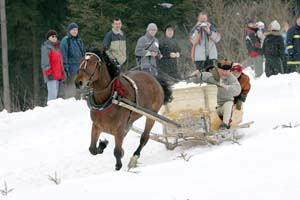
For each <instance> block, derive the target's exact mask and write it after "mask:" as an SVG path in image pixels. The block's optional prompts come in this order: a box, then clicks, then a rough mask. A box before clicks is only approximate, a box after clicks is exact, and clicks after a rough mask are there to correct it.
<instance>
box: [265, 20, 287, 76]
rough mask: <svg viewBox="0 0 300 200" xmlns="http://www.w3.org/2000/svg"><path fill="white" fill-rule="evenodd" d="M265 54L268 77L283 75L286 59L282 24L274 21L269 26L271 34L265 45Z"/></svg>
mask: <svg viewBox="0 0 300 200" xmlns="http://www.w3.org/2000/svg"><path fill="white" fill-rule="evenodd" d="M263 54H264V55H265V58H266V63H265V72H266V76H267V77H270V76H272V75H277V74H278V73H283V68H282V60H283V57H284V44H283V39H282V36H281V33H280V24H279V23H278V22H277V21H276V20H274V21H272V22H271V23H270V25H269V32H268V33H267V34H266V38H265V40H264V44H263Z"/></svg>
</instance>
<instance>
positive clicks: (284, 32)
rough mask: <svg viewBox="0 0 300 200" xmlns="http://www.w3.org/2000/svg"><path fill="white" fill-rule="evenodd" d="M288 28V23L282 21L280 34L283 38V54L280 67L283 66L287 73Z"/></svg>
mask: <svg viewBox="0 0 300 200" xmlns="http://www.w3.org/2000/svg"><path fill="white" fill-rule="evenodd" d="M288 30H289V23H288V22H284V23H283V24H282V32H281V36H282V38H283V44H284V56H283V60H282V67H283V71H284V73H288V67H287V60H288V49H287V45H286V39H287V32H288Z"/></svg>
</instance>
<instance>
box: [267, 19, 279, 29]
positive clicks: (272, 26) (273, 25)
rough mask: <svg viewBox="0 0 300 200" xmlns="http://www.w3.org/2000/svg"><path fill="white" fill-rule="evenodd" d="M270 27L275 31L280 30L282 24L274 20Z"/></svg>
mask: <svg viewBox="0 0 300 200" xmlns="http://www.w3.org/2000/svg"><path fill="white" fill-rule="evenodd" d="M269 27H270V28H271V30H273V31H280V29H281V27H280V24H279V23H278V21H277V20H274V21H272V22H271V24H270V25H269Z"/></svg>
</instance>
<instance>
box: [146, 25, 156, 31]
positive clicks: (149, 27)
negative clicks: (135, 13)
mask: <svg viewBox="0 0 300 200" xmlns="http://www.w3.org/2000/svg"><path fill="white" fill-rule="evenodd" d="M153 29H154V30H156V31H157V26H156V24H154V23H150V24H149V25H148V27H147V29H146V30H147V31H149V30H153Z"/></svg>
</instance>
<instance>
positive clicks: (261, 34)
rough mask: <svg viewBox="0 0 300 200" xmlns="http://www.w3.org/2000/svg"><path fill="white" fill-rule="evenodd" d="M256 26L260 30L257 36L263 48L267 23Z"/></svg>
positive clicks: (259, 23)
mask: <svg viewBox="0 0 300 200" xmlns="http://www.w3.org/2000/svg"><path fill="white" fill-rule="evenodd" d="M256 26H257V28H258V30H257V36H258V38H259V39H260V43H261V47H262V44H263V41H264V39H265V33H266V29H265V23H263V22H262V21H259V22H257V23H256Z"/></svg>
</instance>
